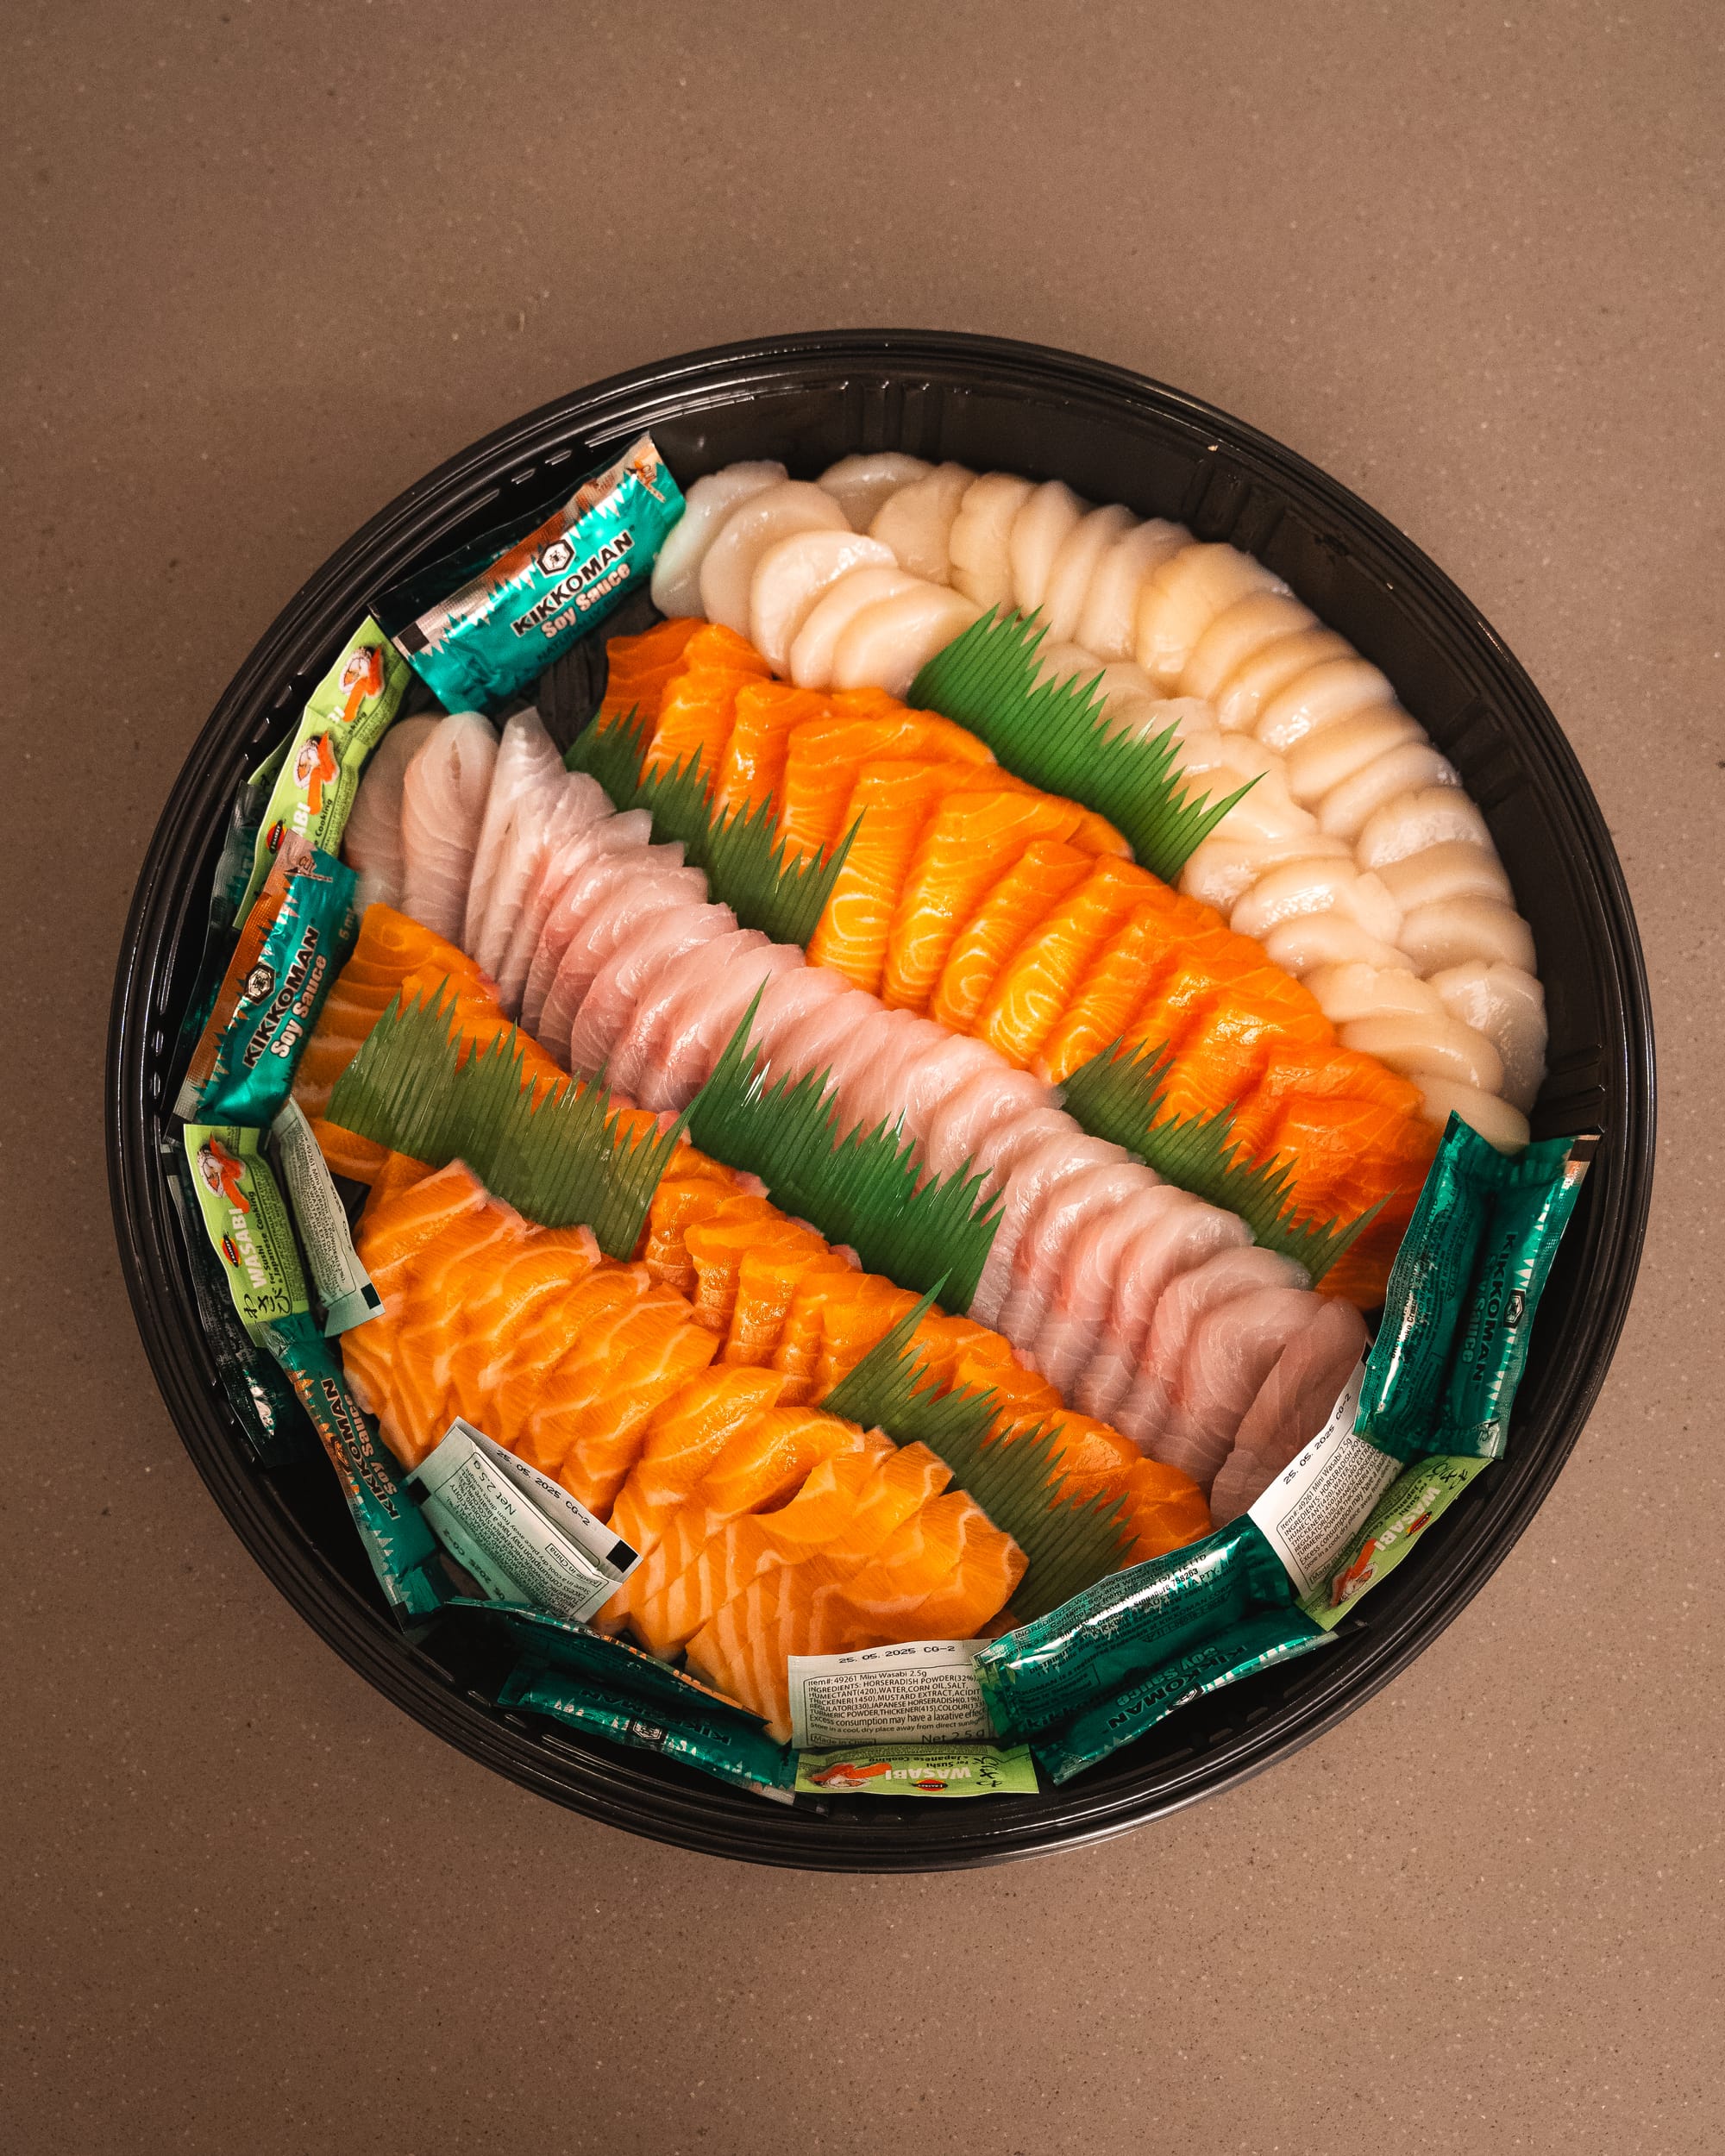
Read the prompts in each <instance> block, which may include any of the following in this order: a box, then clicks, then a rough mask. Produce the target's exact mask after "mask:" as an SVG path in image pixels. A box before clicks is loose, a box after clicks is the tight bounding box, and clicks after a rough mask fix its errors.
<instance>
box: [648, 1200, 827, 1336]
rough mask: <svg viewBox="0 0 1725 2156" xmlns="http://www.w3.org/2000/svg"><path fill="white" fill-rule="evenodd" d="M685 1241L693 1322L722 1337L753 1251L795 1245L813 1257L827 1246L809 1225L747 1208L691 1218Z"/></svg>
mask: <svg viewBox="0 0 1725 2156" xmlns="http://www.w3.org/2000/svg"><path fill="white" fill-rule="evenodd" d="M683 1244H684V1247H685V1249H687V1251H688V1254H689V1262H690V1263H691V1264H692V1265H693V1267H694V1269H695V1284H694V1289H693V1294H691V1295H690V1297H689V1305H690V1309H691V1312H692V1313H693V1318H694V1321H695V1323H696V1324H697V1325H699V1326H706V1330H707V1331H708V1332H712V1333H716V1334H717V1335H718V1338H720V1339H721V1340H723V1339H724V1338H725V1336H726V1334H727V1333H728V1332H730V1330H731V1319H732V1318H733V1317H734V1316H735V1315H736V1312H737V1279H738V1276H739V1275H740V1273H741V1269H742V1265H743V1259H744V1258H745V1257H747V1256H748V1255H749V1253H750V1251H751V1250H768V1249H775V1250H800V1251H802V1252H804V1253H805V1254H806V1255H807V1256H809V1257H815V1256H818V1255H819V1252H820V1250H822V1249H823V1248H824V1247H825V1246H824V1245H823V1244H822V1243H821V1239H820V1238H819V1236H818V1235H816V1233H815V1232H814V1230H813V1229H812V1228H809V1227H805V1226H804V1225H802V1224H801V1222H800V1221H797V1220H787V1219H785V1217H784V1216H783V1214H782V1213H775V1212H772V1211H770V1210H769V1211H767V1212H764V1213H749V1212H745V1211H743V1209H741V1208H738V1209H737V1211H735V1212H734V1213H731V1212H728V1213H724V1214H720V1215H717V1216H715V1217H713V1218H711V1219H706V1220H693V1221H691V1222H690V1223H689V1225H688V1226H687V1227H686V1228H685V1230H684V1231H683Z"/></svg>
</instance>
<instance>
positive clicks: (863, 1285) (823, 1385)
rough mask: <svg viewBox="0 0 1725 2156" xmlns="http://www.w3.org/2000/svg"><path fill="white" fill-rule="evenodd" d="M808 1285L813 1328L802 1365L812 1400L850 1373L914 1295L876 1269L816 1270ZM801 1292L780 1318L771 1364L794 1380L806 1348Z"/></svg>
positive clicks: (912, 1303) (902, 1313) (904, 1314)
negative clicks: (810, 1349) (808, 1361)
mask: <svg viewBox="0 0 1725 2156" xmlns="http://www.w3.org/2000/svg"><path fill="white" fill-rule="evenodd" d="M805 1288H806V1290H812V1293H811V1294H809V1300H810V1302H811V1303H812V1304H813V1305H814V1306H815V1321H816V1326H817V1327H818V1332H817V1337H816V1341H815V1346H814V1354H813V1360H812V1366H811V1367H809V1368H808V1370H807V1382H808V1386H809V1390H808V1393H807V1395H806V1397H807V1398H809V1399H811V1400H817V1401H819V1400H825V1397H826V1395H828V1394H829V1393H830V1392H831V1390H832V1388H833V1387H834V1386H835V1385H837V1383H838V1382H839V1380H840V1379H841V1378H843V1377H847V1376H850V1372H851V1371H852V1370H854V1369H856V1365H857V1364H858V1363H860V1362H861V1361H862V1357H864V1356H865V1355H866V1354H868V1352H869V1350H870V1349H871V1348H873V1347H877V1346H879V1344H880V1343H881V1341H882V1340H883V1339H885V1338H886V1337H887V1335H888V1333H889V1332H891V1331H892V1329H893V1327H894V1326H895V1325H896V1324H897V1323H898V1322H899V1320H900V1318H904V1317H907V1316H908V1315H909V1313H911V1312H912V1311H913V1309H915V1307H916V1304H917V1298H916V1297H915V1296H914V1295H913V1294H911V1292H910V1290H909V1289H908V1288H895V1287H894V1285H893V1283H892V1282H891V1281H889V1280H884V1279H882V1278H881V1275H879V1274H878V1273H862V1272H856V1273H850V1274H831V1275H826V1274H823V1275H818V1276H817V1277H816V1278H815V1279H813V1280H812V1281H810V1282H806V1283H805ZM802 1301H803V1294H802V1293H799V1294H797V1295H795V1296H793V1298H792V1301H791V1308H790V1311H789V1312H788V1313H787V1315H786V1319H785V1329H784V1332H783V1334H782V1335H781V1338H780V1342H779V1348H778V1351H777V1352H776V1353H775V1356H774V1357H773V1366H774V1368H775V1369H783V1370H785V1371H786V1372H787V1376H788V1377H789V1380H790V1382H791V1383H792V1384H793V1385H794V1384H795V1383H796V1382H797V1378H798V1376H799V1375H800V1364H801V1362H802V1357H803V1356H804V1354H805V1353H806V1344H807V1331H806V1319H802V1320H801V1321H800V1319H799V1306H800V1304H801V1303H802Z"/></svg>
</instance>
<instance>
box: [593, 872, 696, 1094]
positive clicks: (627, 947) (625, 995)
mask: <svg viewBox="0 0 1725 2156" xmlns="http://www.w3.org/2000/svg"><path fill="white" fill-rule="evenodd" d="M736 926H737V916H736V915H735V914H734V913H733V912H731V908H730V907H729V906H698V905H684V906H666V907H664V908H662V910H661V911H660V912H656V913H649V915H648V916H647V917H646V918H644V919H643V920H642V921H640V922H638V923H637V924H636V926H635V927H634V928H632V929H630V931H629V932H628V933H627V934H626V935H625V936H624V937H623V939H622V941H621V942H620V943H618V946H617V949H616V950H614V951H612V955H611V956H610V957H609V958H607V959H606V960H605V963H604V964H603V965H602V966H601V967H600V968H599V971H598V972H597V973H596V974H595V975H593V982H592V985H591V987H589V988H588V990H587V992H586V995H585V996H583V997H582V999H581V1006H580V1010H579V1011H577V1012H576V1013H575V1018H574V1024H573V1025H571V1027H570V1028H569V1069H571V1070H586V1071H599V1070H602V1069H605V1066H606V1065H607V1064H608V1063H609V1062H610V1061H611V1057H612V1050H613V1049H614V1048H615V1047H616V1046H617V1044H618V1040H619V1039H620V1038H621V1037H622V1035H623V1032H624V1029H625V1027H626V1026H627V1025H628V1024H629V1021H630V1018H631V1017H632V1016H633V1014H634V1011H635V1006H636V1005H637V1002H638V1001H639V1000H640V998H641V997H642V995H643V993H646V992H647V991H648V990H649V988H650V987H652V984H653V983H654V981H656V980H657V979H658V977H659V975H660V974H661V973H662V970H663V968H665V967H667V966H668V965H669V964H670V963H671V962H672V960H673V959H676V958H681V956H683V955H684V953H685V952H686V951H691V950H699V949H700V948H701V947H702V946H703V945H705V944H708V943H712V942H713V941H714V940H715V939H716V938H717V937H720V936H724V935H727V934H729V933H730V932H731V931H732V930H733V929H735V927H736ZM612 1083H613V1085H615V1086H617V1087H618V1088H619V1090H620V1089H621V1083H622V1081H621V1080H620V1079H618V1078H616V1077H615V1076H613V1078H612Z"/></svg>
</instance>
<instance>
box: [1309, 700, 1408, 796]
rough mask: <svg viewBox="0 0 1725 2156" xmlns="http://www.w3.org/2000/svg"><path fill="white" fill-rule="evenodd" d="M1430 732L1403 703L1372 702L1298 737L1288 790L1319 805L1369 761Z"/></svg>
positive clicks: (1362, 769) (1361, 769)
mask: <svg viewBox="0 0 1725 2156" xmlns="http://www.w3.org/2000/svg"><path fill="white" fill-rule="evenodd" d="M1425 738H1426V734H1425V729H1424V728H1423V727H1422V726H1421V724H1420V722H1419V720H1418V719H1417V718H1412V717H1410V716H1409V714H1408V712H1406V711H1403V710H1402V708H1401V706H1400V705H1396V704H1372V705H1367V707H1366V708H1365V710H1364V711H1352V712H1350V713H1349V715H1348V716H1347V717H1346V718H1341V719H1338V720H1337V721H1336V723H1335V724H1333V726H1325V727H1321V728H1320V729H1319V730H1318V731H1317V732H1315V733H1308V735H1307V736H1306V737H1305V739H1304V740H1303V741H1298V742H1295V744H1294V746H1293V748H1292V749H1289V752H1288V788H1289V793H1292V794H1293V796H1294V799H1295V800H1296V801H1301V802H1303V803H1304V804H1305V805H1307V806H1308V808H1315V807H1318V806H1319V805H1321V804H1322V803H1323V802H1324V801H1325V800H1326V799H1327V798H1328V796H1329V795H1330V794H1332V793H1333V792H1334V791H1335V789H1336V788H1337V787H1339V786H1346V784H1347V782H1348V780H1350V779H1352V778H1353V777H1355V776H1356V775H1357V774H1358V773H1359V772H1362V771H1364V769H1365V768H1366V766H1367V765H1368V764H1371V763H1375V762H1376V761H1377V759H1378V758H1379V757H1380V756H1383V755H1388V754H1389V751H1390V750H1391V749H1401V748H1404V747H1406V746H1408V744H1410V743H1418V742H1423V741H1424V740H1425Z"/></svg>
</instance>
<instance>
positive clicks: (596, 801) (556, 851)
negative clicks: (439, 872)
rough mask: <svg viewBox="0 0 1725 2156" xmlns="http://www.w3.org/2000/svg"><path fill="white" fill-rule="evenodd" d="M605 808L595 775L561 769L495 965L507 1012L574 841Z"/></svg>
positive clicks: (570, 864) (573, 857) (513, 1009)
mask: <svg viewBox="0 0 1725 2156" xmlns="http://www.w3.org/2000/svg"><path fill="white" fill-rule="evenodd" d="M611 814H612V807H611V803H610V802H609V801H608V800H607V799H605V789H604V788H603V787H601V786H600V784H599V780H597V779H594V778H592V777H590V776H589V775H588V774H587V773H586V772H585V771H568V772H565V773H564V774H563V780H562V783H561V786H560V787H558V788H557V791H556V796H555V802H554V805H553V806H552V810H551V814H550V817H549V820H548V821H547V823H546V825H545V830H544V835H543V842H542V843H541V845H540V847H539V851H538V857H537V860H536V864H535V866H534V869H533V874H532V876H531V879H530V881H529V883H528V886H527V889H526V891H525V893H524V895H523V898H522V901H521V910H520V912H518V913H517V915H516V917H515V926H514V928H513V930H512V931H511V934H510V938H509V948H508V950H506V951H505V954H504V956H503V958H502V961H501V962H500V964H499V968H498V975H497V979H498V986H499V990H500V991H501V993H502V997H503V1007H504V1008H505V1011H507V1012H509V1013H510V1015H511V1017H514V1016H515V1015H517V1013H518V1012H519V1011H520V1009H521V1003H522V997H523V995H524V993H525V992H526V987H527V976H528V975H529V973H530V971H531V970H532V967H533V954H534V952H535V951H536V950H537V949H538V947H539V938H540V937H541V936H542V935H543V932H544V928H545V922H546V918H547V917H548V916H549V913H550V911H551V908H552V906H554V905H555V902H556V899H557V896H558V893H560V892H561V890H562V888H563V886H564V884H565V883H566V882H567V881H568V878H569V876H570V875H571V874H573V873H574V863H575V862H576V861H577V860H579V859H580V856H578V855H577V853H576V847H577V844H578V843H579V842H580V840H581V839H583V838H585V837H587V836H588V835H590V834H591V833H593V831H595V830H598V829H599V826H600V825H601V824H604V823H605V821H607V820H608V819H609V818H610V817H611Z"/></svg>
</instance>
